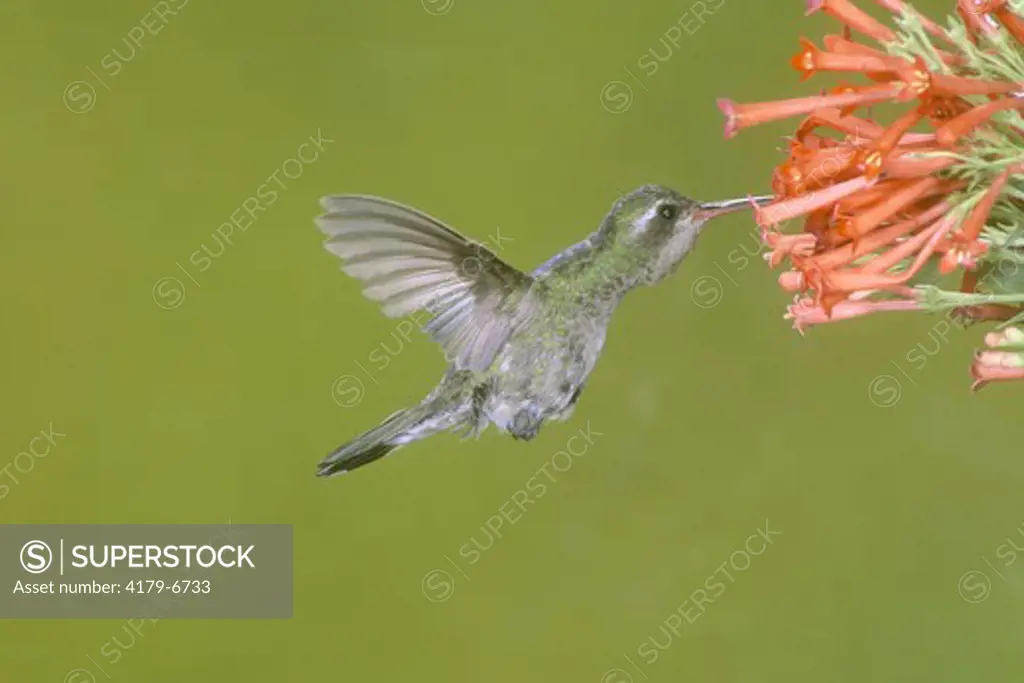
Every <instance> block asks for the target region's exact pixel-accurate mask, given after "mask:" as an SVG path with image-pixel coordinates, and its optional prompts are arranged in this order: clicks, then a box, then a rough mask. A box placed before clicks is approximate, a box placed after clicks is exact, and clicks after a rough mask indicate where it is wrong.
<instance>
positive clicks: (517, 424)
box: [508, 408, 544, 441]
mask: <svg viewBox="0 0 1024 683" xmlns="http://www.w3.org/2000/svg"><path fill="white" fill-rule="evenodd" d="M543 422H544V420H543V419H542V418H541V417H540V415H538V414H537V412H536V411H535V410H534V409H533V408H523V409H521V410H520V411H519V412H518V413H516V415H515V417H513V418H512V423H511V424H510V425H509V426H508V433H509V434H511V435H512V438H513V439H517V440H521V441H529V440H530V439H532V438H533V437H535V436H537V432H539V431H540V426H541V424H543Z"/></svg>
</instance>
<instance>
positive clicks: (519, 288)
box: [317, 195, 536, 371]
mask: <svg viewBox="0 0 1024 683" xmlns="http://www.w3.org/2000/svg"><path fill="white" fill-rule="evenodd" d="M320 204H321V206H322V207H323V208H324V209H325V210H326V212H327V213H325V214H324V215H322V216H320V217H319V218H317V225H318V226H319V227H320V230H321V231H322V232H323V233H324V235H325V236H326V237H327V240H326V242H325V247H326V248H327V250H328V251H330V252H331V253H332V254H334V255H336V256H338V257H339V258H340V259H341V261H342V267H341V268H342V271H344V272H345V273H346V274H347V275H349V276H351V277H354V278H356V279H358V280H360V281H361V282H362V283H363V293H364V294H365V295H366V297H367V298H369V299H371V300H373V301H377V302H379V303H380V304H381V307H382V309H383V310H384V313H385V314H386V315H387V316H389V317H392V318H399V317H404V316H407V315H410V314H412V313H415V312H416V311H426V312H428V313H430V314H431V315H433V316H434V317H433V319H432V320H431V321H430V323H428V325H427V326H426V328H425V329H426V331H427V332H428V333H429V334H431V335H432V336H433V338H434V339H435V340H436V341H437V342H438V343H440V345H441V346H442V348H443V349H444V351H445V355H446V357H447V358H448V360H449V362H450V363H452V365H453V366H454V367H455V369H456V370H461V369H470V370H476V371H482V370H486V369H487V368H488V367H489V366H490V364H491V362H492V361H493V360H494V357H495V355H496V354H497V353H498V352H499V351H500V350H501V347H502V346H503V345H504V344H505V342H506V341H507V340H508V338H509V336H510V335H511V334H512V332H513V331H514V330H515V329H517V327H518V326H519V325H521V324H522V323H523V322H524V321H525V320H526V319H528V317H529V316H530V315H531V314H532V312H533V310H534V307H535V299H536V296H535V293H534V291H533V285H534V280H533V278H531V277H530V276H529V275H526V274H524V273H522V272H520V271H519V270H517V269H515V268H513V267H512V266H509V265H508V264H506V263H505V262H504V261H502V260H501V259H499V258H498V257H497V256H496V255H495V254H494V253H493V252H491V251H490V250H488V249H486V248H485V247H483V246H482V245H479V244H476V243H474V242H471V241H470V240H468V239H467V238H465V237H463V236H462V235H460V234H459V233H458V232H456V231H455V230H453V229H452V228H450V227H448V226H447V225H445V224H443V223H441V222H440V221H438V220H437V219H435V218H433V217H431V216H429V215H427V214H425V213H423V212H421V211H417V210H416V209H413V208H411V207H407V206H403V205H401V204H397V203H395V202H392V201H389V200H387V199H382V198H380V197H370V196H361V195H334V196H329V197H324V198H323V199H321V200H320Z"/></svg>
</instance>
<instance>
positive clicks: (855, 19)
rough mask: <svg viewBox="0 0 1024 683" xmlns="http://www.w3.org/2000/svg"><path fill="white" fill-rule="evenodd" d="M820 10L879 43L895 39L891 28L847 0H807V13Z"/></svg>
mask: <svg viewBox="0 0 1024 683" xmlns="http://www.w3.org/2000/svg"><path fill="white" fill-rule="evenodd" d="M819 10H821V11H822V12H825V13H826V14H830V15H832V16H833V17H835V18H836V19H838V20H839V21H841V22H843V23H844V24H845V25H846V26H849V27H850V28H851V29H853V30H854V31H858V32H859V33H863V34H864V35H866V36H868V37H870V38H874V39H875V40H877V41H878V42H880V43H888V42H891V41H893V40H895V39H896V34H895V33H893V32H892V29H890V28H888V27H886V26H885V25H884V24H882V23H880V22H878V21H876V20H875V19H874V18H873V17H871V16H870V15H869V14H866V13H865V12H864V11H862V10H861V9H860V8H859V7H857V6H856V5H854V4H853V3H852V2H849V0H807V12H806V13H807V14H812V13H814V12H817V11H819Z"/></svg>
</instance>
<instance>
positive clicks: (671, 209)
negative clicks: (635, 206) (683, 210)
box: [658, 204, 679, 221]
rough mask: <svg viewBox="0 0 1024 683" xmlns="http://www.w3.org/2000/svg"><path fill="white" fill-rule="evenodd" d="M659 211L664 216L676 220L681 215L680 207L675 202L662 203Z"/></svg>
mask: <svg viewBox="0 0 1024 683" xmlns="http://www.w3.org/2000/svg"><path fill="white" fill-rule="evenodd" d="M658 213H659V214H661V217H662V218H664V219H666V220H670V221H674V220H675V219H676V218H678V217H679V207H678V206H676V205H675V204H662V205H661V208H660V209H658Z"/></svg>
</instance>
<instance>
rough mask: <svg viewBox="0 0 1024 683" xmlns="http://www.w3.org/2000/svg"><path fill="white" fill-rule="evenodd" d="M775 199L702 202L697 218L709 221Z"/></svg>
mask: <svg viewBox="0 0 1024 683" xmlns="http://www.w3.org/2000/svg"><path fill="white" fill-rule="evenodd" d="M773 199H775V197H773V196H771V195H761V196H759V197H737V198H736V199H723V200H721V201H718V202H704V203H702V204H700V205H699V206H698V208H697V218H699V219H700V220H702V221H709V220H711V219H712V218H717V217H719V216H724V215H725V214H727V213H733V212H735V211H739V210H740V209H746V208H748V207H753V206H755V205H756V206H764V205H765V204H768V203H769V202H771V201H772V200H773Z"/></svg>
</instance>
